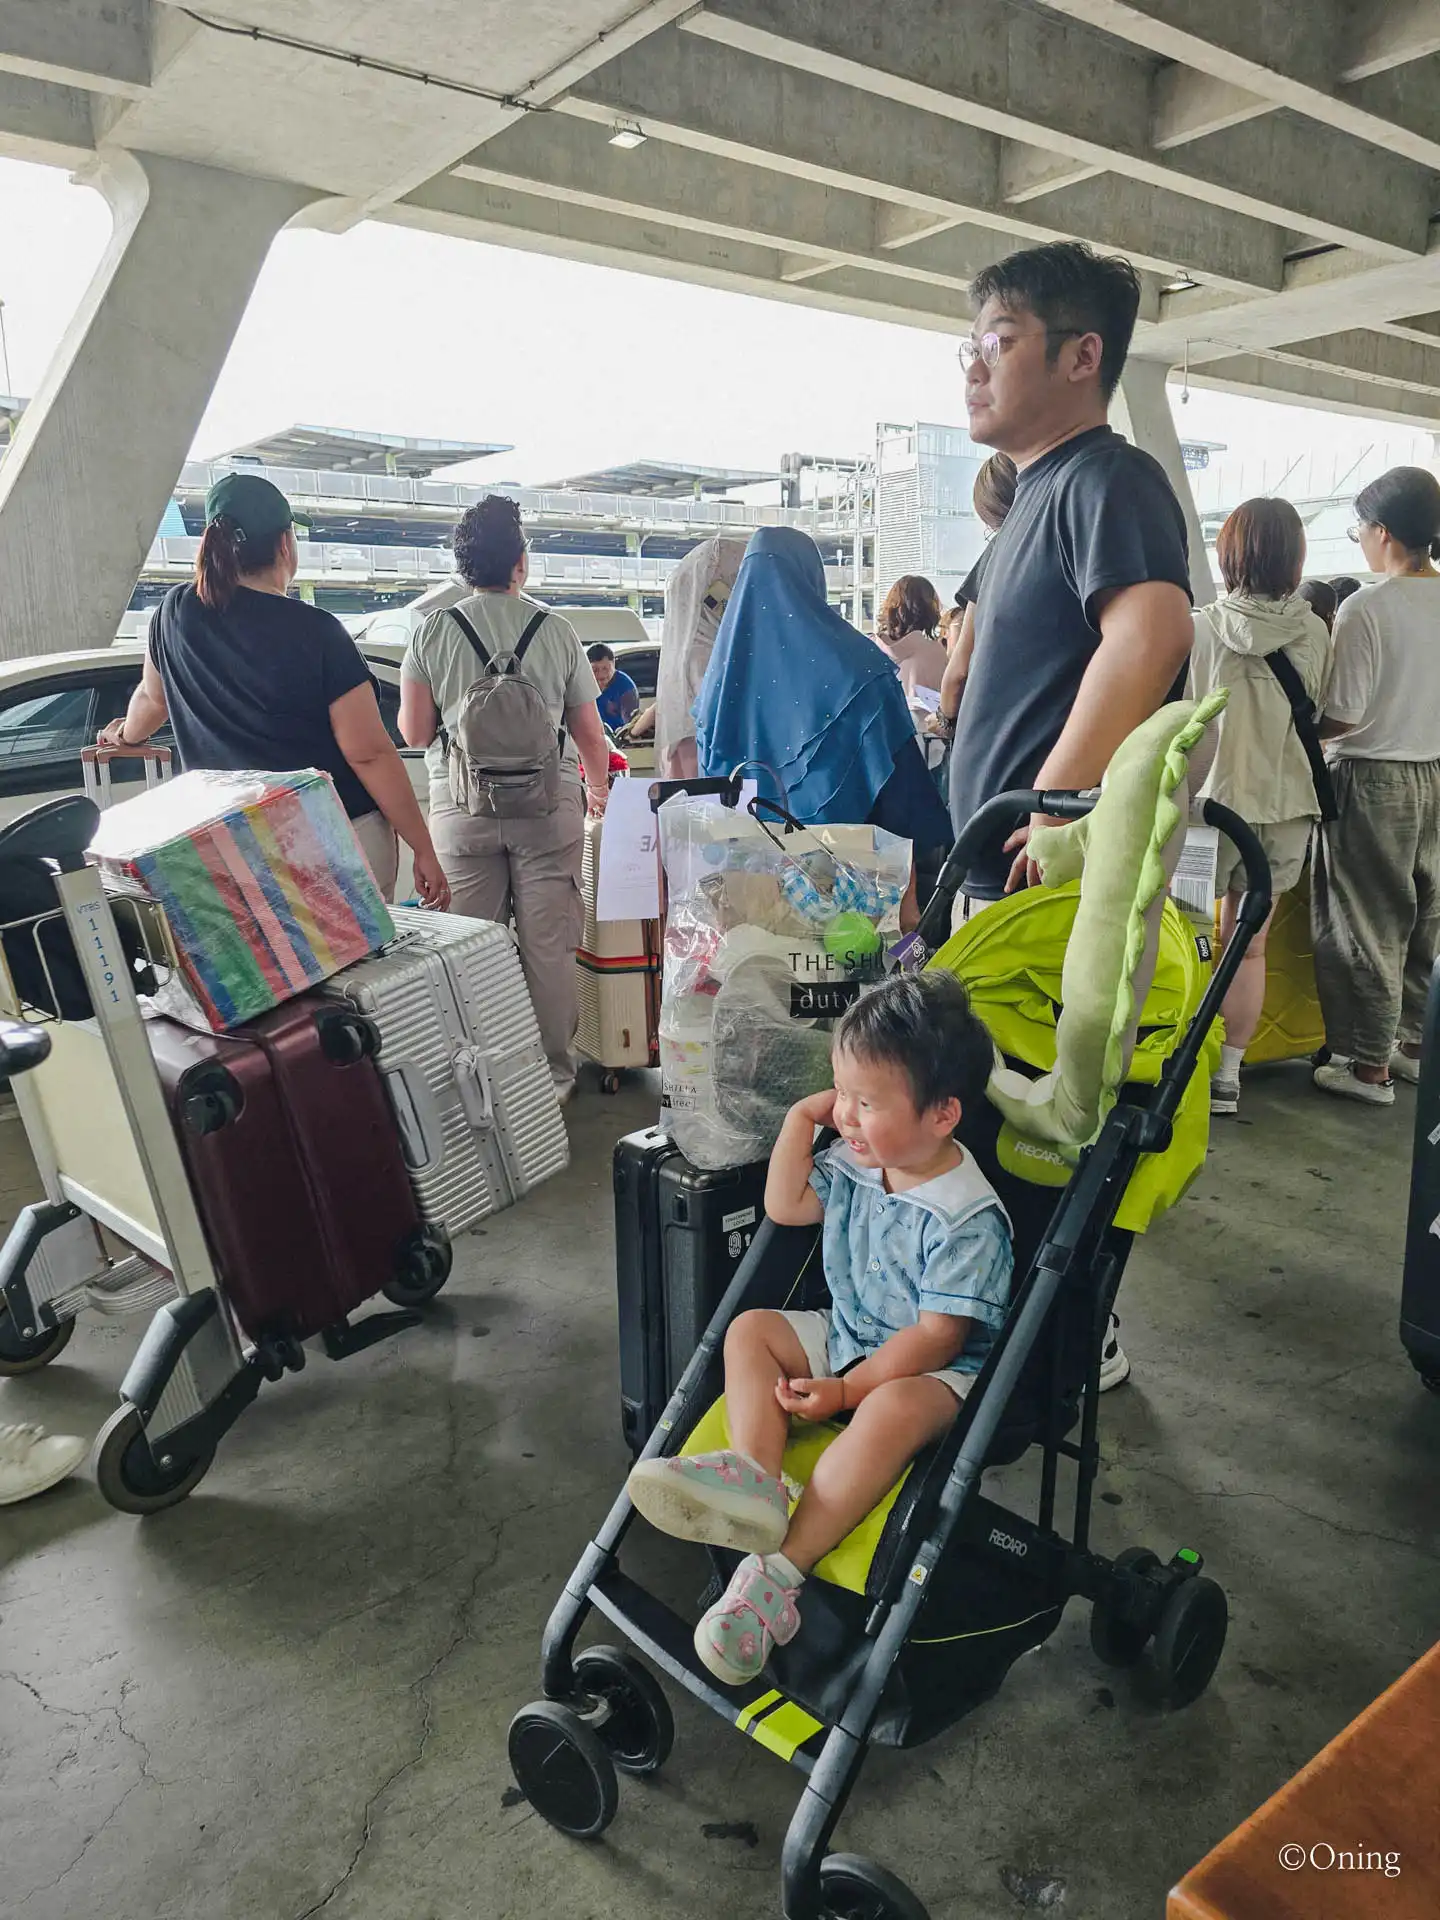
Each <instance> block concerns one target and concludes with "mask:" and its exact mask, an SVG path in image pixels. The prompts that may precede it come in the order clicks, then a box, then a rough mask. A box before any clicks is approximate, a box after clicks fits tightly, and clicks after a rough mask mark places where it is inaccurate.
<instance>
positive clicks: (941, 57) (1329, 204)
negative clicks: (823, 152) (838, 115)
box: [680, 0, 1440, 257]
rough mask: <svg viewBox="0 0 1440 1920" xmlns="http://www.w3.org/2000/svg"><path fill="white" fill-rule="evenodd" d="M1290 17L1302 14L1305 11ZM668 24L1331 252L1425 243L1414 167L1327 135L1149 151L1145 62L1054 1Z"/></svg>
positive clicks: (708, 12)
mask: <svg viewBox="0 0 1440 1920" xmlns="http://www.w3.org/2000/svg"><path fill="white" fill-rule="evenodd" d="M1112 4H1113V0H1064V5H1065V7H1066V9H1067V10H1068V11H1069V12H1075V13H1078V12H1086V13H1088V12H1089V11H1091V10H1102V11H1107V12H1108V11H1110V9H1111V6H1112ZM1118 10H1119V11H1125V10H1124V9H1118ZM1297 11H1299V12H1302V13H1303V15H1304V17H1305V18H1306V19H1308V18H1309V9H1303V10H1297ZM680 24H681V30H682V31H683V32H685V33H689V34H695V35H702V36H704V37H706V38H709V39H712V40H716V41H719V42H720V43H722V44H724V45H727V46H731V47H736V48H739V49H742V50H744V51H746V52H750V53H756V54H759V55H761V56H762V57H764V58H766V59H769V60H772V61H775V62H777V63H779V64H783V65H791V66H795V67H797V68H800V69H803V70H804V71H805V72H807V73H810V74H817V75H820V76H822V77H824V78H827V79H830V80H834V81H838V82H839V83H841V84H842V85H846V86H851V87H857V88H860V89H862V90H864V91H868V92H870V93H873V94H876V95H878V96H880V97H882V98H885V99H889V100H893V101H896V102H897V103H899V104H900V105H903V106H908V107H918V108H920V109H922V110H924V111H926V112H929V113H932V114H938V115H943V116H946V117H948V118H951V119H955V120H959V121H961V122H964V123H966V124H968V125H971V126H978V127H981V128H982V129H985V130H988V131H990V132H993V133H997V134H1000V135H1002V136H1005V137H1008V138H1010V139H1018V140H1025V141H1030V142H1033V143H1034V144H1036V145H1039V146H1049V147H1052V148H1054V149H1055V150H1056V151H1057V152H1064V153H1069V154H1072V155H1074V156H1075V157H1076V158H1077V159H1082V160H1087V161H1091V162H1093V163H1095V164H1096V165H1098V166H1101V167H1104V168H1107V169H1113V170H1115V171H1118V172H1121V173H1124V174H1127V175H1128V176H1130V177H1131V178H1133V179H1138V180H1143V181H1145V182H1146V183H1148V184H1149V185H1151V186H1154V187H1168V188H1170V189H1172V190H1174V191H1175V192H1178V193H1182V194H1187V195H1190V196H1193V197H1194V198H1196V199H1200V200H1203V201H1206V202H1208V203H1209V204H1211V205H1215V206H1222V207H1227V208H1229V210H1230V211H1231V212H1233V213H1237V214H1245V215H1249V216H1250V217H1252V218H1255V219H1259V220H1267V221H1274V222H1278V223H1279V224H1282V225H1285V226H1292V227H1296V228H1299V229H1300V230H1302V231H1304V232H1308V233H1311V234H1313V235H1315V237H1316V238H1318V239H1322V240H1329V241H1333V242H1334V243H1336V244H1337V245H1341V246H1356V247H1361V248H1364V249H1365V250H1367V251H1369V252H1372V253H1375V254H1379V255H1388V256H1390V257H1396V256H1403V255H1405V254H1414V253H1419V252H1421V251H1423V249H1424V246H1425V243H1426V236H1427V232H1428V224H1429V219H1430V214H1431V211H1432V198H1433V194H1432V180H1431V176H1430V173H1429V172H1428V171H1427V170H1426V168H1425V167H1423V166H1418V165H1415V164H1414V163H1413V162H1412V161H1411V160H1409V159H1406V158H1403V157H1399V156H1397V155H1395V154H1393V153H1389V152H1384V151H1381V150H1380V149H1378V148H1373V147H1371V146H1369V145H1366V144H1364V143H1362V142H1360V141H1357V140H1354V139H1351V138H1350V137H1348V136H1347V135H1346V134H1344V133H1340V132H1336V131H1333V130H1331V129H1330V128H1328V127H1323V126H1319V125H1316V124H1314V123H1313V122H1309V121H1305V120H1301V119H1298V118H1291V117H1289V116H1282V115H1274V114H1271V115H1267V116H1265V117H1264V118H1262V119H1258V120H1252V121H1249V122H1248V123H1246V124H1244V125H1241V126H1232V127H1231V128H1230V129H1229V130H1228V131H1227V132H1225V133H1223V134H1211V135H1209V136H1207V137H1206V138H1205V139H1203V140H1197V141H1194V142H1192V143H1191V144H1190V145H1188V146H1183V147H1179V148H1176V149H1174V150H1173V151H1172V152H1169V153H1162V152H1160V151H1159V150H1157V149H1156V148H1155V147H1154V146H1153V145H1152V143H1151V139H1150V121H1151V83H1152V79H1153V75H1154V72H1155V63H1154V59H1153V57H1150V56H1149V55H1148V54H1145V53H1139V52H1136V53H1132V52H1130V51H1128V50H1127V49H1126V48H1125V47H1124V46H1122V45H1121V44H1120V43H1119V42H1118V41H1117V40H1115V39H1112V38H1111V37H1110V36H1109V35H1108V34H1105V33H1098V32H1096V31H1095V29H1094V26H1093V24H1092V23H1091V22H1090V21H1089V20H1088V19H1078V18H1070V17H1066V15H1065V14H1064V13H1062V12H1061V11H1060V8H1059V0H1056V5H1055V6H1049V5H1047V6H1046V7H1045V8H1043V9H1039V8H1034V9H1032V8H1023V9H1022V8H1020V7H1018V6H1016V5H1014V4H1013V0H967V4H966V8H965V30H964V32H963V33H957V32H956V31H955V23H954V15H953V12H952V10H951V7H950V6H949V4H948V3H947V0H899V3H897V4H891V5H889V6H887V7H885V8H883V9H878V10H877V9H875V8H873V7H871V6H869V5H867V4H864V0H845V3H844V4H836V3H835V0H709V3H708V4H707V5H705V6H704V7H703V8H701V9H700V10H699V11H698V12H696V13H693V14H690V15H688V16H687V17H686V18H685V19H684V20H683V21H682V22H681V23H680ZM1222 77H1226V78H1231V77H1234V76H1233V75H1231V74H1226V75H1225V76H1222ZM1372 137H1373V136H1372ZM1437 151H1440V150H1437Z"/></svg>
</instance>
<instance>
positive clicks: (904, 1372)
mask: <svg viewBox="0 0 1440 1920" xmlns="http://www.w3.org/2000/svg"><path fill="white" fill-rule="evenodd" d="M993 1066H994V1048H993V1046H992V1043H991V1041H990V1037H989V1035H988V1034H987V1033H986V1031H985V1029H984V1027H983V1026H982V1025H981V1024H980V1022H979V1021H978V1020H977V1019H976V1018H975V1016H974V1014H973V1013H971V1011H970V1006H969V1002H968V1000H967V998H966V994H965V989H964V988H963V987H962V986H961V985H960V983H959V981H958V980H956V979H954V978H953V977H952V976H951V975H950V974H947V973H934V974H926V975H920V976H905V975H900V976H897V977H896V978H893V979H890V980H887V981H884V982H882V983H881V984H880V985H879V986H877V987H874V988H872V989H871V990H870V991H869V992H868V993H866V994H865V995H864V996H863V998H861V999H859V1000H857V1001H856V1002H855V1003H854V1005H853V1006H852V1007H851V1008H850V1009H849V1011H848V1012H847V1013H846V1014H845V1016H844V1018H843V1019H842V1020H841V1022H840V1025H839V1027H838V1028H837V1030H836V1033H835V1043H834V1070H835V1085H834V1087H833V1088H831V1089H830V1090H829V1091H828V1092H825V1093H819V1094H814V1095H812V1096H811V1097H810V1098H809V1099H806V1100H801V1101H798V1102H797V1103H796V1104H795V1105H794V1106H793V1107H792V1108H791V1109H790V1112H789V1114H788V1115H787V1117H786V1120H785V1124H784V1126H783V1127H782V1129H781V1132H780V1138H779V1140H778V1141H777V1142H776V1144H775V1150H774V1152H773V1154H772V1156H771V1160H770V1170H769V1175H768V1177H767V1180H766V1187H765V1212H766V1215H767V1217H768V1218H769V1219H771V1220H773V1221H776V1222H777V1223H778V1224H780V1225H781V1226H790V1227H811V1226H818V1225H821V1224H822V1222H823V1231H822V1245H823V1250H824V1267H825V1280H826V1284H827V1286H828V1289H829V1294H830V1307H829V1309H828V1310H822V1309H816V1308H800V1309H794V1308H788V1309H787V1308H763V1307H760V1308H752V1309H751V1310H750V1311H749V1312H746V1313H742V1314H740V1315H739V1316H738V1317H737V1318H736V1319H735V1320H734V1321H732V1322H731V1325H730V1330H729V1332H728V1333H727V1335H726V1338H725V1405H726V1409H727V1421H728V1425H729V1429H730V1439H731V1444H730V1446H729V1447H727V1448H721V1449H720V1450H718V1451H716V1452H708V1453H698V1454H690V1453H681V1454H672V1455H671V1456H669V1457H668V1458H665V1457H657V1458H652V1459H645V1460H642V1461H640V1463H639V1464H638V1465H637V1466H636V1467H635V1469H634V1471H633V1472H632V1473H631V1475H630V1482H629V1492H630V1498H631V1499H632V1500H633V1501H634V1503H635V1505H636V1507H637V1508H638V1510H639V1511H640V1512H641V1513H642V1514H643V1515H644V1516H645V1518H646V1519H647V1520H649V1521H651V1522H652V1524H654V1525H655V1526H657V1527H659V1528H661V1529H662V1530H663V1531H664V1532H667V1533H671V1534H674V1535H676V1536H677V1537H678V1538H680V1539H683V1540H697V1541H700V1542H702V1543H703V1544H705V1545H708V1546H715V1547H730V1548H735V1549H738V1550H739V1551H741V1552H742V1553H744V1555H745V1558H744V1559H743V1560H742V1561H741V1562H740V1565H739V1566H738V1567H737V1568H736V1570H735V1573H734V1574H733V1576H732V1577H731V1580H730V1583H729V1586H728V1587H727V1588H726V1590H725V1593H724V1594H723V1595H722V1597H721V1598H720V1599H719V1600H717V1601H716V1603H715V1604H714V1605H713V1606H712V1607H711V1608H710V1609H709V1610H708V1611H707V1612H706V1614H705V1615H704V1617H703V1618H702V1619H701V1621H700V1624H699V1626H698V1627H697V1628H696V1631H695V1651H696V1653H697V1654H698V1655H699V1656H700V1659H701V1660H702V1661H703V1662H704V1664H705V1665H706V1667H708V1668H709V1670H710V1672H711V1673H713V1674H714V1675H715V1677H716V1678H717V1679H718V1680H720V1681H722V1682H723V1683H724V1684H725V1685H726V1686H731V1687H739V1686H744V1685H745V1684H746V1683H747V1682H748V1681H751V1680H755V1679H758V1677H759V1675H760V1673H761V1672H762V1670H763V1669H764V1667H765V1665H766V1663H767V1662H768V1661H769V1659H770V1656H771V1654H772V1652H773V1651H774V1649H775V1647H776V1646H777V1645H778V1646H783V1645H785V1644H786V1642H787V1641H789V1640H792V1639H793V1638H794V1636H795V1634H796V1633H797V1632H798V1631H799V1626H800V1615H799V1611H798V1607H797V1600H798V1597H799V1591H800V1587H801V1584H802V1582H803V1581H804V1580H805V1578H806V1576H807V1575H808V1574H809V1573H810V1571H811V1569H812V1568H813V1567H814V1566H815V1565H816V1563H817V1562H818V1561H820V1560H821V1559H823V1558H824V1556H825V1555H826V1554H827V1553H829V1552H831V1551H832V1549H834V1548H835V1547H838V1546H839V1544H840V1542H841V1541H842V1540H843V1539H845V1537H846V1535H847V1534H849V1533H850V1532H851V1531H852V1529H853V1528H855V1527H857V1526H858V1525H859V1524H860V1522H861V1521H862V1520H863V1519H864V1518H865V1516H866V1515H867V1514H868V1513H869V1512H870V1511H871V1509H872V1508H873V1507H874V1506H876V1505H877V1503H878V1502H879V1501H880V1500H882V1499H883V1498H884V1496H885V1495H886V1493H888V1492H889V1490H890V1488H891V1487H892V1486H894V1484H895V1482H896V1481H897V1480H898V1479H899V1478H900V1476H901V1475H902V1474H903V1473H904V1472H905V1469H906V1468H907V1467H908V1466H909V1465H910V1462H911V1461H912V1460H913V1459H914V1458H915V1456H916V1454H917V1453H919V1452H920V1450H921V1448H922V1447H925V1446H927V1445H929V1444H930V1443H931V1442H932V1441H935V1440H938V1439H939V1438H940V1436H941V1435H942V1434H943V1433H944V1432H945V1431H946V1430H947V1429H948V1428H949V1427H950V1426H951V1425H952V1424H953V1423H954V1420H955V1416H956V1414H957V1413H958V1412H959V1410H960V1405H961V1403H962V1401H963V1400H964V1399H965V1396H966V1395H967V1394H968V1393H969V1391H970V1389H971V1387H973V1386H974V1384H975V1380H976V1378H977V1376H978V1374H979V1372H980V1368H981V1366H982V1364H983V1363H984V1359H985V1355H986V1354H987V1353H988V1351H989V1349H990V1346H991V1342H992V1339H993V1336H994V1334H995V1333H996V1332H997V1331H998V1330H999V1329H1000V1327H1002V1326H1003V1325H1004V1323H1005V1308H1006V1305H1007V1303H1008V1299H1009V1292H1010V1270H1011V1249H1010V1221H1009V1217H1008V1216H1007V1214H1006V1212H1005V1210H1004V1208H1003V1207H1002V1206H1001V1204H1000V1201H999V1198H998V1196H997V1195H996V1192H995V1189H994V1188H993V1187H992V1186H991V1184H990V1182H989V1181H988V1180H987V1179H986V1178H985V1176H984V1174H983V1173H981V1172H980V1170H979V1168H978V1167H977V1166H976V1164H975V1162H974V1159H973V1157H971V1156H968V1155H967V1154H966V1153H965V1152H964V1150H963V1148H962V1147H961V1146H960V1145H959V1143H958V1142H957V1140H956V1138H955V1129H956V1128H957V1127H958V1126H959V1124H960V1120H961V1116H962V1113H963V1112H964V1109H965V1108H966V1107H967V1106H969V1105H971V1104H972V1103H974V1102H977V1101H979V1100H980V1099H981V1098H983V1096H984V1092H985V1086H986V1082H987V1081H988V1080H989V1078H990V1073H991V1070H992V1068H993ZM817 1126H818V1127H827V1128H828V1127H832V1126H833V1127H834V1128H835V1129H837V1131H838V1133H839V1139H838V1140H837V1141H836V1142H835V1144H834V1145H831V1146H827V1147H826V1148H825V1149H824V1150H823V1151H822V1152H821V1153H819V1154H818V1155H817V1154H816V1152H815V1129H816V1127H817ZM792 1417H794V1418H796V1419H799V1420H804V1421H809V1422H820V1421H828V1420H833V1419H836V1418H844V1417H849V1424H848V1426H847V1427H846V1428H845V1430H844V1432H843V1433H842V1434H841V1435H840V1436H839V1438H838V1439H837V1440H836V1441H835V1443H834V1444H833V1446H831V1447H829V1448H827V1450H826V1452H825V1454H824V1455H823V1457H822V1458H821V1460H820V1461H819V1463H818V1464H817V1466H816V1468H815V1471H814V1473H813V1474H812V1475H811V1477H810V1481H809V1484H808V1485H807V1486H806V1487H805V1489H804V1491H803V1492H802V1493H801V1495H800V1499H799V1502H798V1504H797V1506H796V1508H795V1511H794V1514H793V1516H792V1515H791V1512H790V1502H789V1496H788V1493H787V1490H786V1486H785V1482H784V1478H783V1462H784V1457H785V1447H786V1443H787V1441H788V1439H789V1427H790V1420H791V1418H792Z"/></svg>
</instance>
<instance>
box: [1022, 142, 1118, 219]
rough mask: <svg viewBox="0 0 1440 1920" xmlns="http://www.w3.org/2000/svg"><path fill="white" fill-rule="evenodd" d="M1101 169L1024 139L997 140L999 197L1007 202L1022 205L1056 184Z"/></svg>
mask: <svg viewBox="0 0 1440 1920" xmlns="http://www.w3.org/2000/svg"><path fill="white" fill-rule="evenodd" d="M1100 171H1101V169H1100V168H1099V167H1095V166H1091V165H1090V164H1089V162H1088V161H1085V160H1077V159H1075V157H1074V156H1073V154H1068V153H1052V152H1051V151H1050V149H1049V148H1048V147H1033V146H1031V145H1030V143H1029V142H1028V141H1025V140H1002V141H1001V142H1000V197H1001V199H1002V200H1004V201H1005V202H1006V204H1007V205H1009V206H1023V205H1024V204H1025V202H1026V201H1027V200H1038V199H1039V197H1040V195H1041V194H1043V193H1054V191H1055V190H1056V188H1057V187H1073V186H1075V185H1076V184H1077V183H1078V182H1079V181H1081V180H1093V179H1094V178H1095V176H1096V174H1097V173H1099V172H1100Z"/></svg>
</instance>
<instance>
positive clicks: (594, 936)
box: [575, 820, 660, 1093]
mask: <svg viewBox="0 0 1440 1920" xmlns="http://www.w3.org/2000/svg"><path fill="white" fill-rule="evenodd" d="M604 824H605V823H604V821H603V820H587V821H586V822H585V857H584V864H583V867H582V869H581V889H582V891H583V893H584V896H585V931H584V933H583V934H582V935H581V940H580V949H579V951H578V952H577V954H576V955H575V965H576V968H577V969H578V972H579V988H580V1027H579V1031H578V1033H577V1034H576V1045H577V1046H578V1047H579V1049H580V1051H581V1052H582V1053H583V1054H585V1055H587V1056H588V1057H589V1058H590V1059H591V1060H594V1061H595V1062H596V1063H597V1064H598V1065H599V1066H600V1067H601V1068H602V1070H603V1078H602V1080H601V1083H600V1084H601V1086H602V1087H603V1088H604V1090H605V1092H606V1093H614V1092H616V1091H617V1090H618V1088H619V1085H620V1075H621V1072H622V1071H623V1070H624V1069H625V1068H626V1067H653V1066H658V1064H659V1061H660V1041H659V1033H658V1029H659V1022H660V928H659V922H658V921H656V920H597V919H596V917H595V904H596V893H597V888H598V884H599V878H600V835H601V831H602V829H603V827H604Z"/></svg>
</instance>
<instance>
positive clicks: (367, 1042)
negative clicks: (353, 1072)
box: [315, 1007, 380, 1067]
mask: <svg viewBox="0 0 1440 1920" xmlns="http://www.w3.org/2000/svg"><path fill="white" fill-rule="evenodd" d="M315 1024H316V1026H317V1027H318V1028H319V1030H320V1050H321V1052H322V1053H323V1054H324V1055H325V1058H326V1059H327V1060H329V1061H331V1062H333V1064H334V1065H335V1066H337V1067H353V1066H355V1065H357V1064H358V1063H359V1062H360V1061H361V1060H373V1059H374V1058H375V1056H376V1055H377V1054H378V1053H379V1051H380V1029H379V1028H378V1027H377V1026H376V1025H375V1022H374V1021H373V1020H367V1019H366V1018H365V1016H364V1014H363V1013H354V1012H352V1011H351V1010H350V1009H349V1008H343V1007H336V1008H333V1009H327V1010H326V1011H325V1012H324V1013H322V1014H318V1015H317V1016H316V1020H315Z"/></svg>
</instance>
